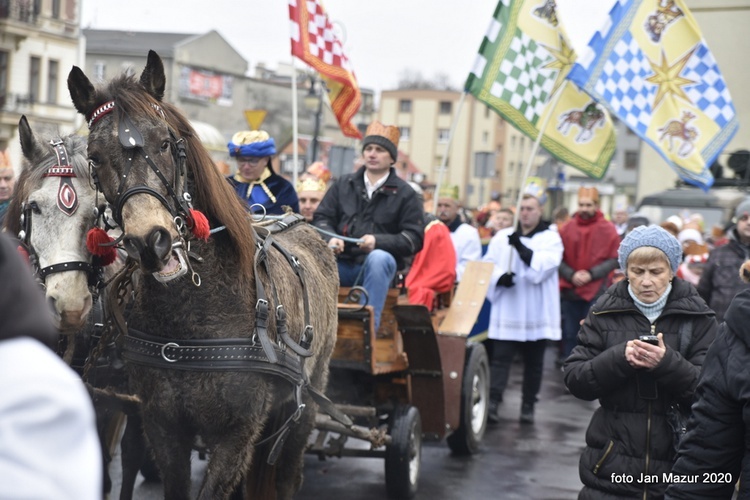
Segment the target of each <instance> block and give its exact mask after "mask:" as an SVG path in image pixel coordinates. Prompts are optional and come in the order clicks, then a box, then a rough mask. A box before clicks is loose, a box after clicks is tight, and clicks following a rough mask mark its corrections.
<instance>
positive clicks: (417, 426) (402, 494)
mask: <svg viewBox="0 0 750 500" xmlns="http://www.w3.org/2000/svg"><path fill="white" fill-rule="evenodd" d="M389 427H390V429H389V430H390V435H391V444H390V445H388V446H386V449H385V487H386V489H387V490H388V496H389V497H391V498H412V497H414V495H416V493H417V483H418V481H419V468H420V460H421V458H422V418H421V417H420V416H419V410H417V408H416V407H414V406H410V405H405V406H397V407H396V409H395V410H394V412H393V416H392V417H391V422H390V426H389Z"/></svg>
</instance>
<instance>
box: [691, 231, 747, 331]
mask: <svg viewBox="0 0 750 500" xmlns="http://www.w3.org/2000/svg"><path fill="white" fill-rule="evenodd" d="M747 259H750V248H748V247H747V246H746V245H743V244H741V243H740V242H739V236H738V235H737V230H736V229H732V231H730V233H729V242H728V243H727V244H726V245H722V246H720V247H717V248H714V249H713V250H711V253H710V254H709V255H708V262H706V266H705V267H704V269H703V274H701V279H700V281H699V282H698V286H697V287H696V288H697V289H698V293H699V294H701V297H703V300H705V301H706V303H707V304H708V306H709V307H710V308H711V309H713V310H714V312H716V322H717V323H721V322H722V321H724V313H725V312H726V310H727V307H729V303H730V302H732V299H733V298H734V296H735V295H737V292H739V291H740V290H744V289H746V288H750V285H747V284H745V283H744V282H743V281H742V280H741V279H740V276H739V269H740V266H741V265H742V263H743V262H745V261H746V260H747Z"/></svg>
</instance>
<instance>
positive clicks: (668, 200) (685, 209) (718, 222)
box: [636, 187, 750, 232]
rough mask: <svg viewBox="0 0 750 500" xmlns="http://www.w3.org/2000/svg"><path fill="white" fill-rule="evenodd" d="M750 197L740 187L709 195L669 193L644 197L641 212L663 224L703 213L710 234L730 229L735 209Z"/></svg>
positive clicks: (683, 190)
mask: <svg viewBox="0 0 750 500" xmlns="http://www.w3.org/2000/svg"><path fill="white" fill-rule="evenodd" d="M748 196H750V193H749V192H748V191H746V190H744V189H739V188H736V187H726V188H724V187H722V188H713V189H710V190H709V191H708V192H707V193H706V192H704V191H703V190H701V189H698V188H693V187H680V188H674V189H667V190H666V191H661V192H658V193H654V194H651V195H648V196H644V197H643V199H642V200H641V201H640V203H639V204H638V207H637V209H636V210H637V212H638V213H640V214H643V215H645V216H646V217H648V219H649V220H650V221H651V222H652V223H655V224H659V223H660V222H663V221H665V220H666V219H667V217H669V216H672V215H679V216H684V215H685V214H686V213H690V214H694V213H699V214H701V215H702V216H703V221H704V228H705V231H706V232H710V231H711V228H712V227H714V226H719V227H722V228H724V227H726V225H727V224H729V222H731V220H732V217H734V209H735V208H736V207H737V205H739V204H740V202H742V201H743V200H744V199H745V198H747V197H748Z"/></svg>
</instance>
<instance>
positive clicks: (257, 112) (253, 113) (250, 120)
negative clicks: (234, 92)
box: [245, 109, 266, 130]
mask: <svg viewBox="0 0 750 500" xmlns="http://www.w3.org/2000/svg"><path fill="white" fill-rule="evenodd" d="M265 118H266V110H264V109H246V110H245V120H247V124H248V125H250V130H260V125H261V124H262V123H263V120H264V119H265Z"/></svg>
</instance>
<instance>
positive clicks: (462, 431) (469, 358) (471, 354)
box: [446, 342, 490, 455]
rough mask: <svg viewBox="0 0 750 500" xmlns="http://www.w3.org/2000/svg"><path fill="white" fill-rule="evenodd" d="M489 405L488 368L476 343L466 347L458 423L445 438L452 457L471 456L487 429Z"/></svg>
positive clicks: (481, 350) (482, 347) (482, 350)
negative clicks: (453, 454)
mask: <svg viewBox="0 0 750 500" xmlns="http://www.w3.org/2000/svg"><path fill="white" fill-rule="evenodd" d="M489 405H490V367H489V361H488V360H487V351H485V349H484V346H483V345H482V344H480V343H474V342H471V343H469V344H467V345H466V364H465V365H464V378H463V382H462V384H461V420H460V422H459V425H458V428H457V429H456V430H455V431H453V433H452V434H451V435H450V436H448V439H447V440H446V441H448V446H449V447H450V449H451V451H452V452H453V453H455V454H456V455H473V454H474V453H476V452H477V451H479V444H480V443H481V442H482V438H483V437H484V431H485V430H486V429H487V413H488V411H489Z"/></svg>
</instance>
